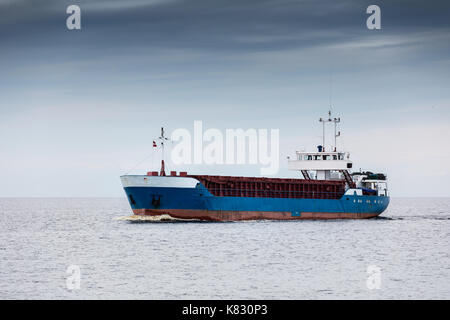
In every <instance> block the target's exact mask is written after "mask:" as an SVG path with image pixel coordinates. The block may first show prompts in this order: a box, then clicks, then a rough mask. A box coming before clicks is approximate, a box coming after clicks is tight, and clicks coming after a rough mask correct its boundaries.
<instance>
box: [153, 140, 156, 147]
mask: <svg viewBox="0 0 450 320" xmlns="http://www.w3.org/2000/svg"><path fill="white" fill-rule="evenodd" d="M156 147H157V145H156V142H155V140H153V148H156Z"/></svg>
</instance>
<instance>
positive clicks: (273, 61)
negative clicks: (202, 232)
mask: <svg viewBox="0 0 450 320" xmlns="http://www.w3.org/2000/svg"><path fill="white" fill-rule="evenodd" d="M71 4H77V5H79V6H80V7H81V19H82V22H81V26H82V29H81V30H73V31H69V30H68V29H67V28H66V18H67V17H68V14H66V8H67V6H69V5H71ZM371 4H377V5H379V6H380V7H381V26H382V29H381V30H368V29H367V27H366V19H367V17H368V16H369V15H368V14H366V8H367V7H368V6H369V5H371ZM449 87H450V2H449V1H427V2H425V1H411V0H409V1H406V0H405V1H394V0H390V1H372V0H371V1H356V0H341V1H336V0H330V1H317V0H303V1H301V0H299V1H295V0H278V1H272V0H266V1H264V0H260V1H257V0H151V1H144V0H131V1H122V0H114V1H112V0H110V1H102V0H100V1H93V0H90V1H65V0H52V1H50V0H48V1H44V0H39V1H24V0H14V1H13V0H0V137H1V139H0V152H1V153H0V168H1V171H0V196H4V197H8V196H14V197H20V196H24V197H25V196H67V197H70V196H123V190H122V187H121V185H120V180H119V176H120V175H122V174H124V173H127V172H128V171H129V170H130V169H133V168H134V167H136V165H137V164H139V163H140V161H141V160H143V159H145V158H146V157H148V156H149V155H150V158H148V159H147V160H146V161H144V162H143V163H142V164H140V165H138V166H137V167H136V168H134V169H133V170H132V171H131V172H132V173H145V172H146V171H148V170H152V169H157V167H158V163H157V162H158V157H159V155H158V154H155V155H153V156H151V153H152V141H153V140H154V138H155V137H156V136H157V135H158V134H159V128H160V127H161V126H162V125H163V126H165V127H166V130H167V132H168V133H170V132H171V131H172V130H174V129H177V128H186V129H189V130H192V129H193V121H194V120H202V121H203V126H204V127H205V129H206V128H219V129H221V130H224V129H226V128H243V129H247V128H267V129H271V128H278V129H280V149H281V155H280V161H281V165H282V166H283V168H282V169H281V170H280V173H279V176H295V175H298V174H297V173H295V172H289V171H287V170H286V157H287V156H292V155H293V154H294V151H295V150H296V149H299V148H306V149H311V150H313V149H315V146H316V145H317V144H319V143H320V141H321V138H320V133H321V127H320V124H319V122H318V118H319V117H321V116H324V115H326V113H327V111H328V109H329V105H330V96H331V103H332V109H333V112H335V113H336V115H338V116H340V117H341V119H342V125H341V128H340V130H341V131H342V139H341V140H340V141H339V142H338V144H339V146H340V147H341V148H345V150H348V151H350V152H351V156H352V159H353V160H354V163H355V167H356V168H362V169H366V170H371V171H380V172H387V174H388V178H389V185H390V189H391V194H392V195H393V196H450V187H449V185H448V181H449V180H450V169H449V164H450V150H449V141H450V123H449V121H450V88H449ZM330 88H331V89H330ZM330 93H331V94H330ZM169 166H170V164H169ZM169 169H170V168H169ZM176 169H177V170H180V169H184V170H186V171H188V172H190V173H203V174H230V175H248V176H251V175H258V174H259V167H258V166H207V165H203V166H198V165H197V166H189V167H188V166H184V167H177V168H176Z"/></svg>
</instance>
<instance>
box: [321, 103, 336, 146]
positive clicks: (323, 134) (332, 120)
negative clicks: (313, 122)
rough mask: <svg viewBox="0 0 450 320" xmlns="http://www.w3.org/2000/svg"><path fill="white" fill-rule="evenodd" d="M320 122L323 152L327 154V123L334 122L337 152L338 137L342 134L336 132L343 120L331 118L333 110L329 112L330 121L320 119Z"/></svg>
mask: <svg viewBox="0 0 450 320" xmlns="http://www.w3.org/2000/svg"><path fill="white" fill-rule="evenodd" d="M319 121H320V122H322V152H325V123H327V122H333V123H334V151H335V152H336V148H337V141H336V140H337V137H339V136H340V135H341V133H340V132H336V130H337V124H338V123H339V122H341V118H333V119H332V118H331V110H329V111H328V119H324V118H320V119H319Z"/></svg>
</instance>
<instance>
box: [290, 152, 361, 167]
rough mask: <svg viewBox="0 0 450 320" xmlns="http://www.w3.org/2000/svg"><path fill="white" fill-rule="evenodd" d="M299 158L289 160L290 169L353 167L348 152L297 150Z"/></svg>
mask: <svg viewBox="0 0 450 320" xmlns="http://www.w3.org/2000/svg"><path fill="white" fill-rule="evenodd" d="M296 156H297V159H295V160H289V161H288V168H289V170H314V171H317V170H336V171H340V170H347V169H351V168H352V165H353V164H352V161H350V160H349V158H350V154H349V153H348V152H304V151H296Z"/></svg>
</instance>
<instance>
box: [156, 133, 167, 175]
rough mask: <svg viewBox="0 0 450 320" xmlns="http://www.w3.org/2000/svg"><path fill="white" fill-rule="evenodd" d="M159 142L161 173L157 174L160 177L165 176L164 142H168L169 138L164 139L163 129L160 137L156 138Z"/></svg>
mask: <svg viewBox="0 0 450 320" xmlns="http://www.w3.org/2000/svg"><path fill="white" fill-rule="evenodd" d="M158 139H159V140H160V141H161V152H162V156H161V171H160V172H159V175H160V176H165V175H166V171H165V168H164V141H166V140H169V138H166V137H165V136H164V128H163V127H161V136H160V137H159V138H158Z"/></svg>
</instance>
